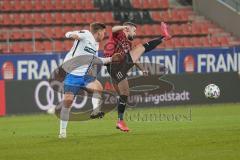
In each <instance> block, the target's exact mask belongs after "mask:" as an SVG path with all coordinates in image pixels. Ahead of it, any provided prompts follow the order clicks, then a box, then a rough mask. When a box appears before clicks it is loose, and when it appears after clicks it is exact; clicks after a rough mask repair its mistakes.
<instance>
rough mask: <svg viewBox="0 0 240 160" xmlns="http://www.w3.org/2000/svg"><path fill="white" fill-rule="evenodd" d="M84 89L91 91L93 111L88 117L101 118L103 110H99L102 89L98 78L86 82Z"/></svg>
mask: <svg viewBox="0 0 240 160" xmlns="http://www.w3.org/2000/svg"><path fill="white" fill-rule="evenodd" d="M86 89H87V90H88V91H89V92H92V93H93V96H92V104H93V111H92V113H91V115H90V118H92V119H96V118H103V117H104V112H102V111H101V105H102V91H103V87H102V84H101V83H100V82H99V81H98V80H94V81H92V82H90V83H88V84H87V86H86Z"/></svg>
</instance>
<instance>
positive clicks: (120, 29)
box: [112, 26, 128, 33]
mask: <svg viewBox="0 0 240 160" xmlns="http://www.w3.org/2000/svg"><path fill="white" fill-rule="evenodd" d="M127 28H128V26H114V27H112V33H115V32H118V31H122V30H124V29H127Z"/></svg>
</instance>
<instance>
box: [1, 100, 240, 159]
mask: <svg viewBox="0 0 240 160" xmlns="http://www.w3.org/2000/svg"><path fill="white" fill-rule="evenodd" d="M190 108H191V114H190ZM152 113H155V114H158V115H159V114H162V115H165V117H162V118H161V119H157V120H155V121H154V120H152V119H150V120H149V119H148V121H147V120H146V118H144V115H147V114H152ZM115 115H116V112H113V113H109V114H107V116H106V117H105V118H104V119H103V120H91V121H85V122H70V123H69V126H68V138H67V139H58V138H57V136H58V127H59V121H58V119H57V118H56V117H55V116H53V115H29V116H10V117H2V118H0V160H47V159H49V160H239V159H240V104H221V105H220V104H217V105H197V106H181V107H163V108H160V109H159V108H149V109H146V108H145V109H137V110H136V109H132V110H128V117H130V116H132V117H131V119H130V118H129V120H128V122H127V123H128V124H129V127H130V129H132V130H131V132H129V133H123V132H120V131H118V130H117V129H115V119H116V116H115ZM134 115H140V116H143V117H140V118H136V117H134ZM171 115H174V116H175V117H174V118H172V117H171ZM167 116H170V118H169V117H168V118H167ZM177 116H178V117H177ZM151 120H152V121H151Z"/></svg>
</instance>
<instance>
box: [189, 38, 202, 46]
mask: <svg viewBox="0 0 240 160" xmlns="http://www.w3.org/2000/svg"><path fill="white" fill-rule="evenodd" d="M191 41H192V46H193V47H202V42H201V39H200V38H198V37H193V38H191Z"/></svg>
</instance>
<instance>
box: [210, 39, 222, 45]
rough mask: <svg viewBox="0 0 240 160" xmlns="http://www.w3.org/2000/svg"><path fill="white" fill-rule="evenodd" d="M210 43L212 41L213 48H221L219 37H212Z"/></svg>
mask: <svg viewBox="0 0 240 160" xmlns="http://www.w3.org/2000/svg"><path fill="white" fill-rule="evenodd" d="M210 41H211V46H212V47H219V46H220V43H219V42H218V38H217V37H211V39H210Z"/></svg>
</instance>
